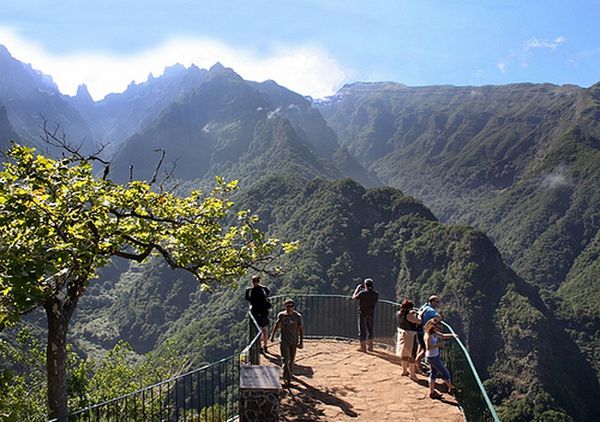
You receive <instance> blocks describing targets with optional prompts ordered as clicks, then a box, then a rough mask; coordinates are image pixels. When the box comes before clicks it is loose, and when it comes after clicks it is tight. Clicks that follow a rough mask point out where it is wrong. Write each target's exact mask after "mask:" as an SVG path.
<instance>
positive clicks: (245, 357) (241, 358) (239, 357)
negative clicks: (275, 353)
mask: <svg viewBox="0 0 600 422" xmlns="http://www.w3.org/2000/svg"><path fill="white" fill-rule="evenodd" d="M248 316H249V321H250V324H252V325H253V326H254V327H255V328H256V331H257V334H256V335H255V336H254V337H253V338H251V339H250V341H249V342H248V344H247V345H246V346H245V347H244V348H243V349H242V350H241V351H240V352H238V353H235V354H233V355H230V356H227V357H225V358H223V359H220V360H218V361H216V362H213V363H209V364H207V365H204V366H202V367H200V368H197V369H194V370H191V371H187V372H184V373H182V374H179V375H176V376H174V377H171V378H169V379H166V380H163V381H160V382H157V383H155V384H152V385H149V386H146V387H143V388H140V389H137V390H135V391H132V392H130V393H127V394H123V395H121V396H118V397H115V398H113V399H110V400H106V401H104V402H101V403H96V404H93V405H90V406H87V407H85V408H83V409H79V410H77V411H75V412H73V413H71V414H69V416H68V419H69V420H72V419H75V420H78V419H79V417H81V416H84V415H87V418H85V420H89V418H90V415H94V412H96V413H97V411H98V410H99V409H102V408H110V406H111V405H113V404H116V403H119V402H123V401H125V402H127V400H128V399H135V398H139V397H140V396H141V397H142V400H144V397H147V396H148V394H147V393H148V392H152V391H154V390H156V389H160V388H161V387H162V386H167V390H166V392H167V394H168V393H169V389H170V388H172V384H173V383H175V384H176V383H178V382H179V381H181V380H186V379H190V378H191V379H193V377H194V375H198V377H199V374H200V373H202V372H208V371H209V370H211V369H213V368H218V367H220V366H221V365H224V364H228V363H230V362H231V361H237V362H239V364H243V363H253V364H257V363H258V361H257V359H253V358H252V353H251V349H252V347H253V346H255V345H256V344H257V341H258V340H259V338H260V330H259V328H258V323H257V322H256V320H255V319H254V317H253V316H252V314H251V313H250V312H248ZM256 355H258V353H256ZM249 357H250V358H249ZM164 393H165V392H164V391H160V392H159V393H158V394H164ZM59 419H60V418H59ZM59 419H51V420H50V421H49V422H55V421H58V420H59ZM92 420H97V419H92ZM101 420H104V419H101ZM109 420H110V418H109Z"/></svg>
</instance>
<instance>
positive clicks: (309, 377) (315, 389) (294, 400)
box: [262, 340, 464, 422]
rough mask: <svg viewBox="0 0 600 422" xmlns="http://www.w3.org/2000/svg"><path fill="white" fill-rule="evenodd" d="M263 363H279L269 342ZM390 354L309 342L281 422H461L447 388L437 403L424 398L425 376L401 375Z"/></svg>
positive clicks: (347, 344)
mask: <svg viewBox="0 0 600 422" xmlns="http://www.w3.org/2000/svg"><path fill="white" fill-rule="evenodd" d="M266 358H267V359H266V360H265V357H264V356H263V358H262V359H263V364H278V363H279V346H278V345H276V344H273V345H272V346H271V347H270V348H269V354H267V355H266ZM401 372H402V368H401V366H400V360H399V359H398V358H397V357H396V356H395V355H394V353H393V351H388V350H385V349H383V348H378V347H376V348H375V350H374V351H373V352H371V353H369V354H365V353H362V352H360V351H358V343H356V342H348V341H335V340H314V341H312V340H310V341H306V342H305V346H304V349H303V350H299V351H298V356H297V358H296V367H295V378H294V379H293V380H292V385H291V386H290V388H286V389H284V396H283V398H282V401H281V412H282V419H281V420H283V421H349V420H353V421H356V420H361V421H373V422H375V421H376V422H379V421H406V422H409V421H444V422H455V421H456V422H462V421H463V420H464V419H463V416H462V413H461V411H460V408H459V407H458V404H457V402H456V400H455V399H454V397H453V396H451V395H449V394H448V393H446V389H445V386H442V384H439V385H438V391H439V392H441V393H443V397H442V399H440V400H431V399H430V398H429V397H428V387H427V378H426V377H425V376H419V382H415V381H411V380H410V378H408V377H403V376H401V375H400V374H401Z"/></svg>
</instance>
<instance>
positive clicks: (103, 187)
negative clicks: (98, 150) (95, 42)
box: [0, 145, 294, 418]
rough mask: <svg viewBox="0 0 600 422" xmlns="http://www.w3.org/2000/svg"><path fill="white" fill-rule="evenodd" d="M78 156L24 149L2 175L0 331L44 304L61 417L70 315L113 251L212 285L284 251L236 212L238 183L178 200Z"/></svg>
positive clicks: (13, 154) (52, 408)
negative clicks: (98, 171) (99, 170)
mask: <svg viewBox="0 0 600 422" xmlns="http://www.w3.org/2000/svg"><path fill="white" fill-rule="evenodd" d="M71 152H72V154H69V155H68V156H67V157H64V158H62V159H57V160H54V159H50V158H46V157H44V156H42V155H37V154H36V153H35V151H34V150H33V149H30V148H26V147H23V146H18V145H15V146H13V147H12V148H11V149H10V150H9V151H8V152H7V154H6V156H7V161H6V162H5V163H4V169H3V170H2V171H1V172H0V329H1V328H2V327H4V326H6V325H8V324H12V323H14V322H15V321H17V320H18V319H19V317H20V316H21V315H23V314H25V313H27V312H29V311H31V310H33V309H35V308H38V307H43V308H44V310H45V312H46V316H47V320H48V344H47V351H46V361H47V376H48V407H49V415H50V417H56V418H64V417H65V416H66V415H67V413H68V406H67V377H66V369H65V364H66V349H67V330H68V326H69V321H70V319H71V316H72V315H73V311H74V310H75V308H76V306H77V302H78V300H79V298H80V297H81V296H82V295H83V294H84V292H85V289H86V286H88V284H89V283H90V280H92V279H93V278H94V276H95V273H96V270H97V269H98V268H99V267H101V266H103V265H105V264H107V263H108V262H109V261H110V259H111V257H113V256H119V257H122V258H126V259H129V260H135V261H138V262H142V261H144V260H146V259H147V258H148V257H149V256H150V255H158V256H159V257H162V258H163V259H164V261H165V262H166V263H167V264H168V265H169V266H170V267H172V268H176V269H182V270H185V271H188V272H190V273H191V274H193V275H194V276H195V277H196V279H197V280H198V281H199V282H200V284H201V285H202V286H203V287H205V288H209V287H210V286H212V285H214V284H217V283H235V280H236V279H238V278H239V277H240V276H241V275H243V274H244V273H245V272H246V271H247V270H248V269H250V268H253V269H257V270H260V269H264V268H265V267H266V266H267V265H268V263H269V262H271V261H272V259H274V257H275V256H276V255H277V254H278V253H279V252H280V251H281V250H280V248H279V242H278V240H277V239H273V238H269V237H267V236H266V234H265V233H263V232H262V231H260V230H259V229H257V228H256V227H255V224H256V222H257V218H256V217H255V216H253V215H251V214H250V213H249V212H248V211H239V212H237V214H234V212H233V209H232V207H233V202H232V201H231V200H230V199H229V197H230V195H231V193H232V192H233V191H234V190H235V189H236V187H237V182H235V181H233V182H229V183H225V182H224V181H223V180H222V179H221V178H217V183H216V186H215V188H214V189H213V191H212V192H210V194H208V195H204V194H203V193H202V192H199V191H195V192H192V193H191V194H190V195H189V196H186V197H178V196H176V195H174V194H173V193H171V192H165V191H164V190H163V189H162V188H161V189H157V190H153V189H152V186H151V185H152V183H153V182H154V181H155V180H156V178H155V177H154V178H153V180H152V182H150V183H145V182H140V181H134V182H130V183H129V184H127V185H126V186H124V185H119V184H115V183H113V182H111V181H110V180H108V179H107V176H108V168H109V167H108V164H107V165H106V167H105V172H104V177H102V178H97V177H94V175H93V172H92V162H93V159H94V157H87V158H86V157H83V156H81V155H79V154H78V153H77V151H71ZM233 217H236V219H235V221H234V222H233V223H231V222H232V220H234V218H233ZM228 222H229V223H231V224H227V223H228ZM281 246H282V248H283V250H284V251H290V250H293V249H294V245H293V244H282V245H281Z"/></svg>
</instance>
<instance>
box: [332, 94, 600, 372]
mask: <svg viewBox="0 0 600 422" xmlns="http://www.w3.org/2000/svg"><path fill="white" fill-rule="evenodd" d="M599 92H600V86H599V85H598V84H596V85H594V86H592V87H590V88H588V89H583V88H580V87H576V86H568V85H565V86H556V85H549V84H544V85H534V84H519V85H508V86H484V87H452V86H434V87H422V88H409V87H406V86H403V85H399V84H393V83H375V84H355V85H351V86H348V87H345V88H344V89H342V90H341V91H340V92H339V93H338V94H337V95H336V96H334V97H332V98H331V99H330V101H327V102H324V103H323V104H322V105H321V111H322V113H323V114H324V116H325V117H326V120H327V122H328V123H329V124H330V125H331V126H332V127H333V128H334V129H335V130H336V132H337V133H338V135H339V139H340V142H341V143H342V144H344V145H346V146H347V147H348V149H349V150H350V152H352V153H354V154H355V155H356V157H357V158H358V160H359V161H360V162H361V163H362V164H363V165H364V166H365V167H366V168H367V169H370V170H372V171H374V172H375V173H376V174H377V176H378V177H379V178H380V179H381V180H382V181H383V182H384V183H386V184H389V185H392V186H396V187H398V188H400V189H403V190H405V191H406V192H408V193H410V194H411V195H415V196H417V197H419V198H422V199H423V201H424V202H425V203H426V204H428V205H429V206H431V208H432V210H433V211H434V213H435V214H436V215H438V216H439V217H440V218H441V219H442V220H444V221H449V222H454V223H460V224H469V225H474V226H476V227H478V228H480V229H481V230H483V231H485V232H486V233H488V234H489V235H490V237H491V238H492V239H494V242H495V244H496V245H497V246H498V248H499V249H500V251H501V252H502V254H503V256H504V257H505V259H506V261H507V263H509V264H510V265H511V266H512V268H514V269H515V270H516V271H517V273H518V274H519V275H520V276H521V277H523V278H524V279H525V280H527V281H528V282H531V283H534V284H535V285H537V286H540V287H541V288H543V289H546V290H548V291H549V292H548V293H547V294H546V297H547V301H548V303H549V304H550V306H552V307H553V308H554V309H555V310H556V311H557V312H558V313H559V314H560V315H563V316H564V319H565V322H566V323H567V324H568V325H569V326H570V327H571V329H573V330H574V331H577V333H576V334H574V337H575V338H577V339H578V342H579V345H580V347H581V348H582V350H584V351H585V353H586V355H587V357H588V359H589V360H590V362H592V364H593V365H594V367H595V368H596V372H597V374H598V375H599V376H600V358H599V356H600V355H599V351H600V342H599V340H600V338H599V337H598V332H599V329H600V313H599V312H598V309H599V305H600V299H599V296H598V295H597V294H595V293H594V292H596V291H597V290H598V289H599V288H600V285H599V284H598V279H597V277H595V276H594V274H597V271H596V270H597V267H598V265H599V259H600V258H599V257H600V249H599V247H598V240H597V239H598V230H599V228H600V189H599V188H598V186H600V166H599V163H600V118H599V117H600V102H599V101H600V94H599ZM562 300H564V301H565V302H566V303H557V301H558V302H561V301H562Z"/></svg>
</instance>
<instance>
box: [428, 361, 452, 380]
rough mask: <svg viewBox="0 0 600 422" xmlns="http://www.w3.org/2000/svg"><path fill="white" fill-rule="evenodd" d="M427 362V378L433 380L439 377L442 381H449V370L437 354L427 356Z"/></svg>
mask: <svg viewBox="0 0 600 422" xmlns="http://www.w3.org/2000/svg"><path fill="white" fill-rule="evenodd" d="M427 363H428V364H429V366H430V367H431V372H430V374H429V380H430V381H435V379H436V378H441V379H443V380H444V381H450V371H448V368H446V365H444V362H442V358H440V357H439V356H435V357H432V358H429V357H428V358H427Z"/></svg>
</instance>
